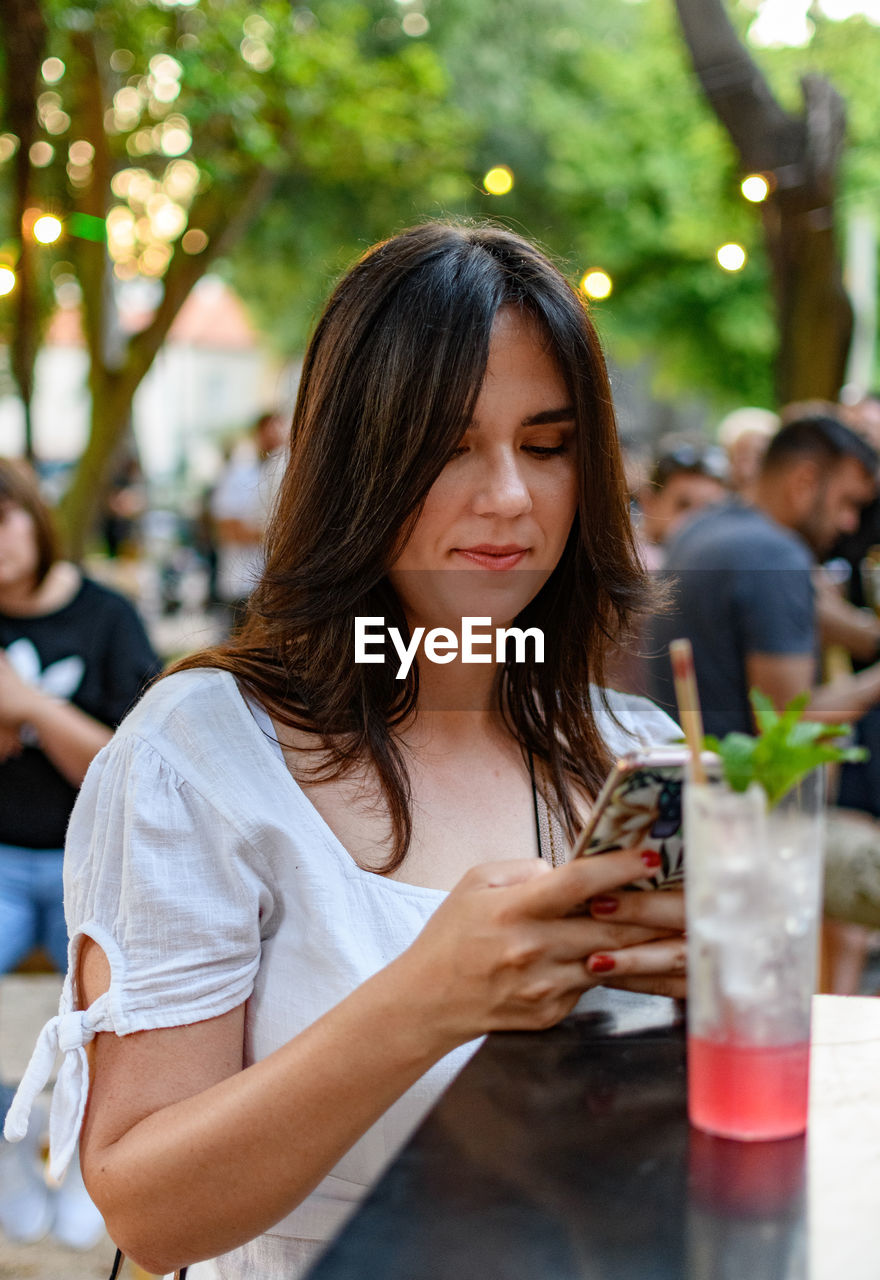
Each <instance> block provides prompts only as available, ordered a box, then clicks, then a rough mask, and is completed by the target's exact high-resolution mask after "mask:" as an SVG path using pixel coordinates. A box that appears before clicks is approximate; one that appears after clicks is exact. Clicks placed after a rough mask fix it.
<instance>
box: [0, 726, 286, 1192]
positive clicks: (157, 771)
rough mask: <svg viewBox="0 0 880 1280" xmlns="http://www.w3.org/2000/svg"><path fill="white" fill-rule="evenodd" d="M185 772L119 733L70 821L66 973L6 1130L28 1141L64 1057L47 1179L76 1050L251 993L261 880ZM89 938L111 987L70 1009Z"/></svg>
mask: <svg viewBox="0 0 880 1280" xmlns="http://www.w3.org/2000/svg"><path fill="white" fill-rule="evenodd" d="M195 773H196V777H195V778H185V777H182V776H181V775H180V774H179V773H178V772H177V771H176V770H175V769H174V768H173V767H172V766H171V765H170V764H169V763H168V761H167V760H166V759H165V758H164V757H163V756H162V754H160V753H159V752H158V751H157V750H156V749H155V748H154V747H153V746H152V745H151V744H150V743H148V742H147V741H145V740H144V739H142V738H140V737H138V736H137V735H135V734H124V733H123V734H121V735H117V737H116V738H114V740H113V741H112V742H111V743H110V744H109V745H108V746H107V747H105V748H104V750H103V751H102V752H101V753H100V754H99V755H98V756H97V757H96V759H95V760H94V762H93V763H92V766H91V768H90V769H89V772H88V774H87V776H86V780H85V782H84V783H83V787H82V790H81V792H80V795H79V797H78V799H77V803H76V806H75V808H74V811H73V814H72V816H71V821H70V827H69V829H68V839H67V846H66V850H65V870H64V880H65V909H66V912H67V925H68V931H69V934H70V948H69V953H68V973H67V977H66V978H65V982H64V987H63V990H62V994H61V1004H60V1009H59V1013H58V1015H56V1017H55V1018H53V1019H51V1020H50V1022H49V1023H47V1025H46V1026H45V1027H44V1028H43V1031H42V1032H41V1034H40V1038H39V1040H38V1042H37V1046H36V1048H35V1050H34V1054H33V1056H32V1058H31V1062H30V1064H29V1066H28V1068H27V1071H26V1072H25V1075H24V1077H23V1079H22V1082H21V1084H20V1086H19V1089H18V1092H17V1094H16V1098H15V1101H14V1102H13V1104H12V1107H11V1108H10V1110H9V1113H8V1116H7V1120H6V1127H5V1133H6V1136H7V1138H9V1139H10V1140H12V1141H15V1140H16V1139H18V1138H21V1137H23V1136H24V1134H25V1132H26V1131H27V1123H28V1116H29V1113H30V1109H31V1106H32V1104H33V1101H34V1099H35V1097H36V1096H37V1094H38V1093H39V1092H40V1090H41V1089H43V1088H44V1087H45V1085H46V1083H47V1081H48V1079H49V1075H50V1073H51V1070H52V1067H53V1065H54V1061H55V1058H56V1056H57V1054H58V1053H61V1054H62V1055H63V1062H62V1064H61V1067H60V1069H59V1074H58V1079H57V1082H56V1085H55V1095H54V1097H53V1102H52V1110H51V1117H50V1150H51V1161H50V1169H51V1172H52V1174H53V1175H54V1176H56V1177H60V1176H61V1174H62V1173H63V1171H64V1169H65V1168H66V1167H67V1164H68V1163H69V1160H70V1158H71V1155H72V1153H73V1151H74V1148H75V1145H76V1141H77V1137H78V1135H79V1128H80V1125H81V1123H82V1117H83V1113H84V1110H85V1104H86V1100H87V1097H88V1084H89V1081H88V1064H87V1059H86V1054H85V1049H84V1046H85V1045H86V1044H87V1043H88V1042H89V1041H90V1040H91V1039H92V1038H93V1037H94V1035H95V1034H96V1033H97V1032H99V1031H111V1032H114V1033H115V1034H116V1035H120V1036H123V1035H130V1034H131V1033H132V1032H135V1031H146V1030H153V1029H156V1028H159V1027H174V1026H182V1025H186V1024H190V1023H193V1022H199V1021H202V1020H203V1019H206V1018H213V1017H217V1016H218V1015H220V1014H223V1013H227V1012H228V1011H229V1010H231V1009H233V1008H235V1007H236V1006H238V1005H239V1004H241V1003H242V1002H243V1001H245V1000H246V999H247V998H248V996H249V995H250V993H251V991H252V989H253V985H254V979H255V976H256V972H257V968H258V966H259V961H260V949H261V942H262V938H263V937H264V936H266V934H267V932H268V931H269V930H270V928H271V925H270V921H271V920H272V916H273V910H274V900H273V893H272V889H271V887H270V884H269V877H268V876H267V874H266V872H265V867H264V864H263V861H262V858H261V854H260V850H259V849H258V848H256V847H255V844H254V841H253V839H252V838H251V837H252V836H253V832H252V831H251V832H250V836H249V835H248V834H247V833H246V832H245V831H244V830H243V828H244V826H245V824H244V823H243V822H236V819H235V812H234V809H231V808H230V805H229V803H228V796H223V795H216V794H211V786H210V785H207V786H205V787H200V786H199V783H198V777H197V774H198V770H197V769H196V770H195ZM205 777H206V779H208V780H210V777H211V775H210V772H209V771H206V774H205ZM85 935H88V936H89V937H91V938H93V939H94V941H95V942H96V943H97V944H98V945H99V946H100V947H101V948H102V949H103V950H104V952H105V954H106V956H107V959H108V961H109V964H110V971H111V980H110V987H109V989H108V991H107V992H106V993H105V994H104V995H102V996H101V997H99V998H98V999H97V1000H96V1001H95V1002H94V1004H93V1005H91V1006H90V1008H88V1009H85V1010H78V1009H76V1008H75V1007H74V1005H75V999H74V991H73V979H72V975H73V974H75V972H76V965H77V956H78V953H79V947H80V944H81V940H82V938H83V936H85Z"/></svg>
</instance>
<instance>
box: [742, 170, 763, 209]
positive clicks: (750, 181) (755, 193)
mask: <svg viewBox="0 0 880 1280" xmlns="http://www.w3.org/2000/svg"><path fill="white" fill-rule="evenodd" d="M740 191H741V192H742V193H743V195H744V196H745V198H746V199H747V200H750V201H751V202H752V204H760V203H761V201H762V200H766V199H767V197H768V196H769V194H770V183H769V182H768V181H767V179H766V178H765V177H764V175H763V174H762V173H750V174H749V176H748V177H747V178H743V180H742V182H741V183H740Z"/></svg>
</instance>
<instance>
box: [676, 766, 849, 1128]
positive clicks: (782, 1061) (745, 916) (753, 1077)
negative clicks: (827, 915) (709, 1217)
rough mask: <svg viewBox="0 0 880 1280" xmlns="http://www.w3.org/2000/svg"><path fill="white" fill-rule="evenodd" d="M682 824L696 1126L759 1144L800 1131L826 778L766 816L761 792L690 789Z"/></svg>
mask: <svg viewBox="0 0 880 1280" xmlns="http://www.w3.org/2000/svg"><path fill="white" fill-rule="evenodd" d="M684 823H685V826H684V839H685V850H686V854H685V856H686V863H687V871H686V876H685V887H686V904H687V932H688V1112H689V1116H690V1119H691V1123H692V1124H694V1125H696V1126H697V1127H698V1128H699V1129H703V1130H704V1131H706V1132H707V1133H714V1134H717V1135H719V1136H721V1137H727V1138H739V1139H746V1140H753V1141H754V1140H769V1139H775V1138H785V1137H791V1136H793V1135H795V1134H799V1133H803V1132H804V1130H805V1128H806V1123H807V1093H808V1080H809V1056H810V1008H811V1002H812V996H813V992H814V991H815V988H816V973H817V963H818V935H819V919H820V911H821V900H822V852H823V830H824V774H823V772H822V771H821V770H818V769H817V770H815V771H814V772H813V773H811V774H810V775H808V777H807V778H806V779H804V781H803V782H801V783H800V784H799V785H798V786H797V787H796V788H794V789H793V790H792V791H791V792H789V794H788V795H787V796H785V797H783V799H782V800H781V801H780V802H779V803H778V804H777V805H776V806H775V807H774V808H773V809H771V810H770V811H769V812H768V808H767V801H766V796H765V793H764V791H763V789H762V788H760V787H758V786H757V785H754V784H753V785H752V786H751V787H750V788H749V789H748V790H747V791H745V792H742V793H739V792H734V791H731V790H730V789H729V788H728V787H727V786H726V785H725V784H723V783H720V782H717V783H712V782H710V783H708V784H705V785H696V784H695V783H693V782H689V783H687V784H686V786H685V803H684Z"/></svg>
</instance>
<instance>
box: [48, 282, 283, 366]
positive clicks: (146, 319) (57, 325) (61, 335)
mask: <svg viewBox="0 0 880 1280" xmlns="http://www.w3.org/2000/svg"><path fill="white" fill-rule="evenodd" d="M151 314H152V313H151V312H147V311H142V310H134V309H128V310H125V309H124V310H123V311H122V312H121V315H120V319H121V321H122V326H123V328H124V329H125V330H126V332H127V333H138V332H139V331H140V330H141V329H144V328H146V326H147V325H148V324H149V323H150V319H151ZM168 341H169V342H174V343H180V344H181V345H186V346H191V347H209V348H211V349H212V350H215V351H216V350H225V351H247V350H250V349H251V348H253V347H255V346H257V345H259V341H260V339H259V335H258V334H257V332H256V330H255V329H254V327H253V325H252V324H251V322H250V319H249V318H248V314H247V312H246V310H245V308H244V305H243V303H242V301H241V299H240V298H239V297H238V295H237V294H235V293H234V292H233V291H232V289H230V288H229V287H228V286H227V285H225V284H224V283H223V281H222V280H220V279H218V277H217V276H205V277H204V278H203V279H202V280H200V281H199V283H198V284H197V285H196V286H195V288H194V289H193V290H192V292H191V293H190V294H189V296H188V297H187V299H186V301H185V302H184V304H183V306H182V307H181V308H180V310H179V311H178V313H177V315H176V316H175V318H174V322H173V324H172V325H171V331H170V333H169V335H168ZM46 343H47V345H49V346H53V347H82V346H85V339H84V336H83V328H82V314H81V309H80V307H65V308H63V309H62V308H60V307H59V308H58V309H57V310H56V311H55V313H54V315H53V316H52V319H51V320H50V322H49V326H48V328H47V330H46Z"/></svg>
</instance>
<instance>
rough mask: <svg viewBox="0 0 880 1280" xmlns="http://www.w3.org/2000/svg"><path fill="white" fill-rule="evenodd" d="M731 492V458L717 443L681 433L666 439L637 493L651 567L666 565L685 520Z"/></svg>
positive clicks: (640, 526)
mask: <svg viewBox="0 0 880 1280" xmlns="http://www.w3.org/2000/svg"><path fill="white" fill-rule="evenodd" d="M726 496H727V459H726V457H725V455H724V451H723V450H722V449H720V448H719V447H718V445H713V444H706V443H705V442H704V441H699V440H696V441H695V440H689V439H687V438H686V437H676V436H667V437H666V438H665V439H664V440H661V442H660V451H659V452H658V454H657V456H656V458H655V460H654V464H653V466H652V467H651V473H650V476H649V478H648V480H647V482H646V483H645V484H644V485H642V487H641V489H640V490H639V492H638V506H639V510H638V515H637V517H636V531H637V534H638V537H639V542H640V544H641V551H642V558H643V560H644V562H645V564H646V566H647V567H648V568H649V569H660V568H662V567H663V563H664V560H665V546H666V544H667V543H668V541H669V540H670V539H671V538H672V537H673V536H674V535H675V534H676V533H677V531H678V530H679V528H680V527H681V526H682V524H684V523H685V521H687V520H688V519H689V518H690V517H692V516H694V515H696V513H697V512H698V511H700V510H702V508H703V507H706V506H712V505H714V504H715V503H718V502H723V501H724V499H725V497H726Z"/></svg>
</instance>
